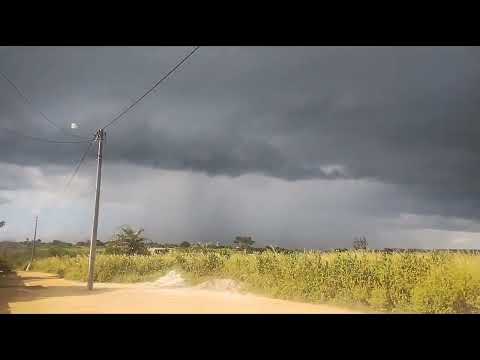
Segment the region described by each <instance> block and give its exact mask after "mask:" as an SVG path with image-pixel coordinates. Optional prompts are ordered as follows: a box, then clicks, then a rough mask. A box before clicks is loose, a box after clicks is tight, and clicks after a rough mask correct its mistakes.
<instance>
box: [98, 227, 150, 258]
mask: <svg viewBox="0 0 480 360" xmlns="http://www.w3.org/2000/svg"><path fill="white" fill-rule="evenodd" d="M143 231H144V230H143V229H139V230H134V229H133V228H132V227H130V226H123V227H121V228H120V231H118V232H117V233H116V234H114V235H113V238H112V240H111V241H110V242H109V243H108V245H107V248H106V249H105V253H107V254H115V255H121V254H123V255H147V254H149V251H148V248H147V245H146V238H145V237H143V236H142V233H143Z"/></svg>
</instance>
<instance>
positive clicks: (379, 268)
mask: <svg viewBox="0 0 480 360" xmlns="http://www.w3.org/2000/svg"><path fill="white" fill-rule="evenodd" d="M87 269H88V258H87V257H86V256H76V257H66V256H63V257H49V258H44V259H39V260H38V261H37V262H36V263H35V264H34V270H37V271H45V272H51V273H55V274H59V275H60V276H63V277H65V278H66V279H71V280H83V281H85V280H86V277H87ZM170 269H178V270H179V271H181V272H182V273H184V274H185V275H186V277H187V279H189V281H192V282H199V281H202V280H204V279H209V278H212V277H217V278H229V279H233V280H237V281H239V282H241V283H242V284H243V285H244V287H245V288H246V289H247V290H249V291H253V292H256V293H260V294H264V295H268V296H272V297H275V298H281V299H288V300H300V301H306V302H311V303H335V304H351V305H360V306H367V307H369V308H371V309H372V310H377V311H389V312H420V313H480V257H478V256H475V255H465V254H440V253H434V252H432V253H422V254H414V253H394V254H385V253H369V252H364V253H362V252H355V251H351V252H344V253H329V254H324V253H318V252H307V253H293V254H275V253H273V252H265V253H262V254H241V253H234V252H229V251H214V250H208V251H203V252H183V251H175V252H172V253H169V254H165V255H153V256H124V255H99V256H98V257H97V261H96V269H95V270H96V272H95V281H100V282H136V281H149V280H153V279H154V278H156V277H159V276H161V275H163V274H165V273H166V272H167V271H168V270H170Z"/></svg>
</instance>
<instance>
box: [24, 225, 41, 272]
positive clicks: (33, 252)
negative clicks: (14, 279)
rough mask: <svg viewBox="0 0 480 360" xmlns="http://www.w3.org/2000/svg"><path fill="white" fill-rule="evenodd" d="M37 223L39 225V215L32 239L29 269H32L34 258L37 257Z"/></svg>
mask: <svg viewBox="0 0 480 360" xmlns="http://www.w3.org/2000/svg"><path fill="white" fill-rule="evenodd" d="M37 225H38V216H35V232H34V233H33V241H32V256H31V258H30V262H29V263H28V265H27V269H26V270H27V271H29V270H30V267H31V266H32V264H33V259H34V258H35V242H36V241H37Z"/></svg>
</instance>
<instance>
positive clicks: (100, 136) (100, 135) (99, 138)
mask: <svg viewBox="0 0 480 360" xmlns="http://www.w3.org/2000/svg"><path fill="white" fill-rule="evenodd" d="M104 140H105V131H104V130H103V129H99V130H97V133H96V134H95V141H96V142H98V154H97V190H96V193H95V211H94V214H93V227H92V237H91V240H90V257H89V260H88V284H87V288H88V290H92V289H93V274H94V270H95V251H96V247H97V228H98V208H99V201H100V186H101V181H102V154H103V141H104Z"/></svg>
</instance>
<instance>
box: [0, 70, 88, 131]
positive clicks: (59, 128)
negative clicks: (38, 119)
mask: <svg viewBox="0 0 480 360" xmlns="http://www.w3.org/2000/svg"><path fill="white" fill-rule="evenodd" d="M0 75H2V77H3V78H4V79H5V80H6V81H7V82H8V83H9V84H10V85H11V86H12V87H13V88H14V89H15V91H16V92H17V94H18V95H19V96H20V97H21V98H22V100H23V101H24V102H25V103H26V104H28V105H29V106H31V107H32V108H33V104H32V101H31V100H30V99H29V98H28V97H27V96H26V95H25V94H24V93H23V92H22V91H21V90H20V89H19V88H18V86H17V85H15V83H14V82H13V81H12V80H10V79H9V78H8V77H7V75H5V74H4V73H3V72H2V71H0ZM38 113H39V114H40V115H41V116H42V117H43V118H44V119H45V120H46V121H47V122H48V123H50V124H51V125H52V126H54V127H55V128H57V129H58V130H60V131H61V132H63V133H64V134H66V135H68V136H73V137H77V138H82V137H81V136H78V135H76V134H71V133H69V132H68V131H67V130H65V129H64V128H62V127H60V126H58V125H57V124H56V123H55V122H53V121H52V120H50V119H49V118H48V117H47V116H46V115H45V114H44V113H43V112H41V111H40V110H39V111H38Z"/></svg>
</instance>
